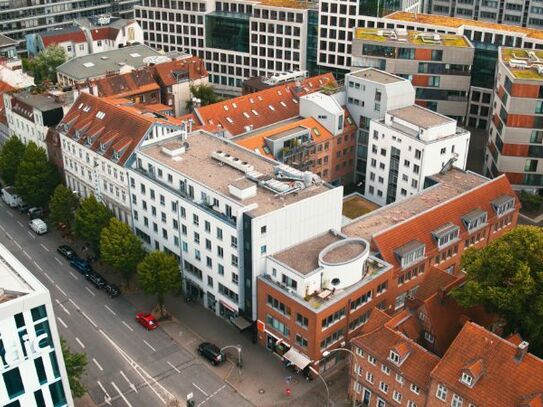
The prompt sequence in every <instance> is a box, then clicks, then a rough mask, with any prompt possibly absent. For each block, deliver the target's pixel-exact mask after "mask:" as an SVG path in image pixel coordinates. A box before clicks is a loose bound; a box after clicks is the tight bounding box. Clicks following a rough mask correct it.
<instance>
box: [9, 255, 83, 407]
mask: <svg viewBox="0 0 543 407" xmlns="http://www.w3.org/2000/svg"><path fill="white" fill-rule="evenodd" d="M0 260H1V261H0V344H1V347H2V353H1V354H0V373H1V376H2V380H0V405H2V406H5V407H10V406H46V407H53V406H57V407H61V406H73V405H74V403H73V400H72V396H71V392H70V385H69V383H68V375H67V373H66V368H65V366H64V358H63V356H62V350H61V346H60V338H59V335H58V332H57V326H56V321H55V314H54V312H53V305H52V303H51V297H50V295H49V291H48V290H47V288H45V287H44V286H43V285H42V284H41V283H40V282H39V281H38V280H37V279H36V278H35V277H34V276H33V275H32V274H31V273H30V271H28V269H26V268H25V266H23V264H22V263H21V262H19V261H18V260H17V259H16V258H15V257H14V256H13V254H11V253H10V252H9V251H8V250H7V249H6V248H5V247H4V246H3V245H0Z"/></svg>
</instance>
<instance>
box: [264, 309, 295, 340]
mask: <svg viewBox="0 0 543 407" xmlns="http://www.w3.org/2000/svg"><path fill="white" fill-rule="evenodd" d="M266 324H267V325H268V326H270V327H272V328H273V329H275V330H276V331H277V332H279V333H280V334H282V335H283V336H286V337H288V336H289V333H290V330H289V329H288V327H287V326H286V325H285V324H283V323H282V322H281V321H279V320H278V319H275V318H274V317H273V316H271V315H270V314H266Z"/></svg>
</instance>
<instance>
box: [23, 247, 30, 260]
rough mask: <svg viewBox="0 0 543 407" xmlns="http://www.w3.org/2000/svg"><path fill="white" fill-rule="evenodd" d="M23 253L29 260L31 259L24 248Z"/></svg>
mask: <svg viewBox="0 0 543 407" xmlns="http://www.w3.org/2000/svg"><path fill="white" fill-rule="evenodd" d="M23 254H24V255H25V256H26V257H28V259H29V260H32V257H30V254H28V253H27V252H26V250H24V249H23Z"/></svg>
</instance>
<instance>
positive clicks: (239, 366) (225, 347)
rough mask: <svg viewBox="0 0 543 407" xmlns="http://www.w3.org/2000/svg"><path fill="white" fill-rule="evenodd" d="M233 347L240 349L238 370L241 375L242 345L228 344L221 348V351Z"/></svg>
mask: <svg viewBox="0 0 543 407" xmlns="http://www.w3.org/2000/svg"><path fill="white" fill-rule="evenodd" d="M228 348H233V349H235V350H237V351H238V372H239V374H240V376H241V345H226V346H223V347H222V348H221V352H222V351H223V350H225V349H228Z"/></svg>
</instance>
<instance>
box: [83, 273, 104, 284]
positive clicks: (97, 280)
mask: <svg viewBox="0 0 543 407" xmlns="http://www.w3.org/2000/svg"><path fill="white" fill-rule="evenodd" d="M85 278H86V279H87V280H88V281H89V282H90V283H91V284H92V285H93V286H95V287H96V288H104V287H105V286H106V285H107V281H106V279H105V278H104V277H102V276H101V275H100V274H98V273H97V272H95V271H91V272H90V273H87V274H85Z"/></svg>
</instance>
